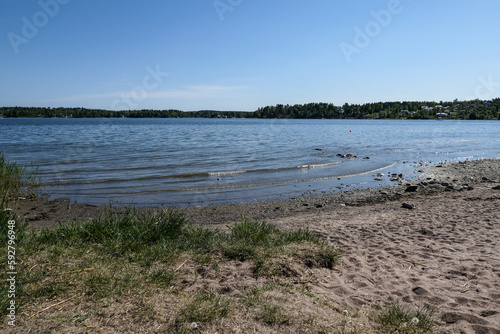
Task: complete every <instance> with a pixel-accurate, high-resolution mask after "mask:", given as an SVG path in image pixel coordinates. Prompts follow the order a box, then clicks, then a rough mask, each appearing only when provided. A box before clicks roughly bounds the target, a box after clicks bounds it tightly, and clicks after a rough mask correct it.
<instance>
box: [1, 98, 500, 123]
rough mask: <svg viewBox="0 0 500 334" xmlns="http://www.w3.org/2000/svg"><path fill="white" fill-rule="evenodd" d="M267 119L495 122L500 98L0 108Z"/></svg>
mask: <svg viewBox="0 0 500 334" xmlns="http://www.w3.org/2000/svg"><path fill="white" fill-rule="evenodd" d="M2 117H3V118H270V119H457V120H478V119H479V120H498V119H500V98H495V99H492V100H472V101H458V100H454V101H452V102H442V101H441V102H433V101H408V102H406V101H404V102H399V101H397V102H376V103H364V104H348V103H345V104H344V105H342V106H336V105H334V104H333V103H307V104H295V105H288V104H286V105H283V104H277V105H275V106H265V107H261V108H258V109H257V110H255V111H220V110H198V111H182V110H178V109H162V110H155V109H140V110H106V109H91V108H75V107H70V108H68V107H57V108H51V107H47V108H46V107H19V106H15V107H0V118H2Z"/></svg>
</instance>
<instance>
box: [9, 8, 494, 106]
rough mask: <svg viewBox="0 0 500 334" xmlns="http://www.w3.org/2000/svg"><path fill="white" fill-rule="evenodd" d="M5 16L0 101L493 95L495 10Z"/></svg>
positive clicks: (338, 100)
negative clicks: (0, 95) (0, 94)
mask: <svg viewBox="0 0 500 334" xmlns="http://www.w3.org/2000/svg"><path fill="white" fill-rule="evenodd" d="M0 8H1V9H2V11H0V13H1V14H0V15H1V20H0V22H1V23H0V27H1V28H0V29H1V34H2V35H3V36H4V38H2V42H0V52H1V53H2V54H3V56H4V61H3V62H2V64H0V71H1V73H2V77H3V80H2V82H1V84H0V89H2V91H3V92H4V94H2V97H1V98H0V104H1V105H10V106H26V105H31V106H39V107H50V108H58V107H62V108H79V107H82V108H86V109H103V110H130V109H131V110H141V109H154V110H167V109H176V110H182V111H199V110H215V111H245V112H252V111H255V110H257V109H258V108H261V107H265V106H273V105H277V104H283V105H286V104H289V105H296V104H308V103H332V104H334V105H336V106H342V105H344V104H345V103H348V104H366V103H379V102H382V101H385V102H410V101H415V102H416V101H419V102H422V101H425V102H437V101H453V100H455V99H458V100H460V101H464V100H475V99H479V100H491V99H493V98H496V97H497V96H500V69H499V68H498V66H497V59H496V55H497V54H499V53H500V45H498V44H497V43H493V42H492V41H494V40H495V38H496V35H495V33H496V31H498V28H500V22H498V20H496V17H495V13H498V12H499V10H500V3H496V2H493V1H485V2H481V3H472V2H467V1H459V2H458V3H457V1H453V2H452V1H451V0H448V1H443V2H440V3H433V2H430V1H425V0H420V1H412V0H383V1H381V0H377V1H368V0H364V1H359V2H356V3H340V4H335V3H331V2H329V1H326V0H320V1H317V2H314V3H307V4H304V3H303V2H299V1H296V0H293V1H289V2H287V3H286V4H285V5H283V4H281V5H280V4H278V3H268V2H264V1H258V0H256V1H253V2H250V1H244V0H231V1H229V0H207V1H204V2H201V3H200V2H196V3H195V2H193V3H190V2H187V1H172V2H168V3H164V2H162V1H159V0H153V1H149V2H148V3H147V5H145V4H144V3H134V2H123V1H118V0H109V1H106V2H105V3H103V2H100V1H96V0H88V1H85V2H83V1H77V0H40V1H30V2H29V1H12V0H10V1H4V2H2V4H1V5H0ZM283 101H285V103H284V102H283ZM311 101H313V102H311ZM314 101H322V102H314ZM373 101H377V102H373ZM382 103H384V102H382Z"/></svg>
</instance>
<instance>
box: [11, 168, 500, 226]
mask: <svg viewBox="0 0 500 334" xmlns="http://www.w3.org/2000/svg"><path fill="white" fill-rule="evenodd" d="M499 165H500V160H499V159H485V160H473V161H463V162H458V163H447V164H439V165H434V166H422V167H421V169H420V171H419V172H420V175H419V180H405V179H404V177H403V176H401V177H398V176H393V175H387V176H385V177H390V178H394V177H398V179H399V183H398V184H396V185H392V186H387V187H381V188H369V189H358V190H356V189H353V190H347V191H339V192H337V193H333V194H310V195H306V196H302V197H296V198H292V199H289V200H282V199H277V200H268V201H259V202H250V203H248V202H245V203H235V204H221V205H208V206H199V207H183V208H175V210H178V211H180V212H183V213H185V214H186V215H187V216H188V217H189V218H190V219H191V221H192V222H193V223H195V224H227V223H231V222H235V221H238V220H239V219H241V216H242V215H243V216H245V217H247V218H252V219H257V220H269V219H276V218H285V217H290V216H294V215H298V214H303V213H312V212H316V213H319V212H329V211H337V210H342V209H344V208H345V207H353V206H364V205H372V204H377V203H385V202H394V201H401V202H405V203H406V202H408V204H411V201H412V200H413V199H416V198H421V197H423V196H429V195H439V194H440V193H445V192H462V191H471V190H473V189H475V188H480V189H493V188H495V187H498V186H499V185H500V183H499V182H500V172H499ZM380 177H384V176H382V175H381V176H380ZM497 189H498V188H497ZM10 207H11V208H12V209H13V210H15V212H16V213H18V214H19V215H20V216H21V217H22V218H23V219H24V220H26V221H27V222H28V223H29V225H30V227H31V228H33V229H41V228H46V227H51V226H55V225H57V224H58V222H64V221H68V220H72V221H73V220H74V221H85V220H86V219H88V218H92V217H98V216H99V215H101V214H102V213H103V211H104V207H102V206H95V205H89V204H84V203H71V202H70V201H69V200H67V199H57V200H54V201H48V200H46V199H44V198H23V197H20V198H14V199H12V200H11V202H10ZM115 208H116V207H115ZM148 209H149V208H140V210H148ZM21 217H20V218H21Z"/></svg>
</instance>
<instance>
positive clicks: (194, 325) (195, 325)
mask: <svg viewBox="0 0 500 334" xmlns="http://www.w3.org/2000/svg"><path fill="white" fill-rule="evenodd" d="M189 327H191V328H193V329H195V328H198V324H197V323H196V322H194V321H193V322H192V323H191V324H190V325H189Z"/></svg>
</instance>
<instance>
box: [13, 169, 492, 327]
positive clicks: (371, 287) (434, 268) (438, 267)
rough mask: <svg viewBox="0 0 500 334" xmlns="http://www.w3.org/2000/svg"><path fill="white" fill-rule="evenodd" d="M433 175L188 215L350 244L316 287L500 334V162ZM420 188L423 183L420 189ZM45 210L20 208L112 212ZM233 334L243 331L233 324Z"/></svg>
mask: <svg viewBox="0 0 500 334" xmlns="http://www.w3.org/2000/svg"><path fill="white" fill-rule="evenodd" d="M426 170H427V172H426V173H422V175H421V180H419V181H408V182H406V181H403V182H402V183H401V184H400V185H398V186H393V187H388V188H383V189H372V190H363V191H357V192H356V191H354V192H347V193H339V194H336V195H323V196H316V197H314V196H310V197H305V198H298V199H295V200H291V201H270V202H263V203H252V204H237V205H223V206H210V207H203V208H190V209H183V210H184V211H185V212H186V214H188V216H190V217H191V219H192V220H193V222H195V223H200V224H207V223H211V224H214V225H215V226H217V225H219V224H220V226H224V225H226V224H228V223H229V222H234V221H235V220H237V219H238V217H239V216H240V215H241V214H245V215H246V216H248V217H252V218H258V219H265V220H266V221H267V222H271V223H274V224H277V225H279V226H281V227H283V228H295V227H308V228H309V229H311V230H313V231H316V232H318V233H320V234H321V235H322V236H324V238H325V239H326V240H328V242H330V243H332V244H334V245H339V246H341V247H342V249H343V257H342V260H341V263H340V265H338V266H337V267H336V268H335V269H334V270H328V269H312V274H313V275H314V276H315V277H316V278H317V279H315V280H314V281H312V282H311V283H309V284H308V288H309V289H310V291H311V292H312V293H313V294H314V295H317V296H321V297H322V298H324V299H325V300H328V301H329V302H330V303H331V304H333V305H335V307H336V308H338V309H339V310H342V309H347V310H351V312H361V313H363V312H364V311H366V312H367V314H368V313H369V312H370V311H371V310H374V309H378V308H381V307H384V306H386V305H390V304H394V303H397V304H400V305H403V306H405V305H407V306H411V307H413V306H421V307H423V306H427V307H429V308H431V309H433V310H435V316H436V319H437V320H438V322H439V326H438V332H443V333H500V213H499V207H500V189H498V188H499V185H500V183H499V182H498V180H500V160H481V161H471V162H467V163H460V164H449V165H443V166H440V167H426ZM410 184H411V185H417V187H416V191H413V190H415V188H413V189H412V188H409V185H410ZM407 190H412V191H407ZM50 203H52V204H50ZM403 203H407V204H410V205H411V206H412V207H413V208H412V209H407V208H404V207H403ZM35 204H36V203H35V202H31V203H29V200H20V201H17V202H16V203H14V206H15V209H16V210H19V212H20V213H21V214H25V216H26V217H28V218H29V217H36V216H37V215H38V217H42V216H43V214H44V213H45V216H44V217H42V218H45V220H43V219H38V220H36V219H34V220H31V221H30V222H31V224H32V227H33V228H39V227H46V226H51V225H53V224H54V219H53V217H64V216H65V217H69V218H76V217H79V218H82V219H83V218H86V217H87V216H92V215H97V214H99V212H100V211H101V210H102V209H101V208H98V207H85V206H84V205H76V206H75V205H73V206H71V205H69V203H68V202H64V201H59V202H58V203H56V204H54V202H46V203H45V204H42V205H40V206H37V205H35ZM306 204H307V205H306ZM64 207H66V211H64V210H63V209H64ZM69 208H72V209H73V210H74V212H71V210H68V209H69ZM89 209H90V210H89ZM50 210H52V211H50ZM51 215H52V216H51ZM51 217H52V218H51ZM37 222H39V223H38V224H37ZM247 269H248V268H247ZM186 270H187V269H186ZM231 270H234V271H235V272H232V273H231V272H229V274H228V277H227V278H226V279H225V280H224V282H217V281H214V280H207V281H206V282H205V283H203V280H202V279H201V280H200V281H199V283H198V284H202V283H203V284H210V285H214V284H215V285H216V287H217V286H218V288H220V289H219V290H221V289H222V288H224V289H227V290H228V291H233V292H234V291H238V289H239V286H240V285H241V284H242V282H243V281H245V280H247V279H248V280H251V274H248V275H249V277H246V276H245V272H247V271H248V270H244V269H241V270H242V271H241V273H238V268H237V267H231ZM187 279H189V278H187ZM224 289H222V290H224ZM296 302H297V303H301V301H300V300H297V301H296ZM317 308H318V305H315V306H313V305H312V304H311V303H304V304H303V306H302V307H301V312H309V313H311V312H315V313H316V314H319V315H321V312H322V311H321V310H319V309H317ZM231 321H233V320H228V321H227V323H228V324H230V323H233V324H234V321H233V322H231ZM359 322H360V323H363V320H362V319H359ZM365 323H367V322H365ZM228 326H229V325H228ZM353 326H354V327H353V328H358V330H359V327H356V326H355V325H353ZM294 328H296V327H294ZM261 329H262V328H261ZM274 330H275V329H272V330H271V329H269V331H267V330H266V332H269V333H272V332H275V331H274ZM224 332H227V333H232V332H242V331H241V330H238V331H236V330H235V329H234V327H228V328H227V331H224ZM243 332H244V331H243ZM276 332H281V333H288V332H294V330H292V328H289V329H287V328H286V327H282V328H281V329H278V330H277V331H276ZM334 332H335V331H334ZM358 332H359V333H363V330H359V331H358ZM335 333H336V332H335Z"/></svg>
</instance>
